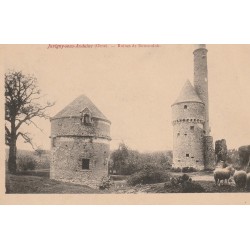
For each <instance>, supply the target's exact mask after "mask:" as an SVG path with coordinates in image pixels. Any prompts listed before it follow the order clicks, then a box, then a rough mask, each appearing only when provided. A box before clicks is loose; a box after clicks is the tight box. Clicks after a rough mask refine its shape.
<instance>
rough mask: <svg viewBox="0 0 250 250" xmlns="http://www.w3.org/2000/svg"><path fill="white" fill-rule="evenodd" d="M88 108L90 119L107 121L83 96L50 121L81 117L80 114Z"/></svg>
mask: <svg viewBox="0 0 250 250" xmlns="http://www.w3.org/2000/svg"><path fill="white" fill-rule="evenodd" d="M85 108H88V109H89V110H90V112H91V115H92V117H95V118H100V119H104V120H107V121H108V119H107V118H106V117H105V115H104V114H103V113H102V112H101V111H100V110H99V109H98V108H97V107H96V106H95V104H94V103H93V102H92V101H91V100H90V99H89V98H88V97H87V96H85V95H81V96H79V97H77V98H76V99H75V100H74V101H73V102H71V103H70V104H69V105H68V106H66V107H65V108H64V109H63V110H61V111H60V112H59V113H57V114H56V115H55V116H54V117H52V119H57V118H62V117H74V116H77V117H78V116H79V117H80V116H81V112H82V111H83V110H84V109H85Z"/></svg>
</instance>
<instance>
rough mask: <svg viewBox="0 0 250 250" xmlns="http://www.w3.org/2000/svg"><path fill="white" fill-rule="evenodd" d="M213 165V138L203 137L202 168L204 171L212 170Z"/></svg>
mask: <svg viewBox="0 0 250 250" xmlns="http://www.w3.org/2000/svg"><path fill="white" fill-rule="evenodd" d="M214 165H215V153H214V146H213V137H212V136H205V137H204V167H205V169H213V168H214Z"/></svg>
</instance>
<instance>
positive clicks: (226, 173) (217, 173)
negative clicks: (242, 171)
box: [214, 166, 235, 185]
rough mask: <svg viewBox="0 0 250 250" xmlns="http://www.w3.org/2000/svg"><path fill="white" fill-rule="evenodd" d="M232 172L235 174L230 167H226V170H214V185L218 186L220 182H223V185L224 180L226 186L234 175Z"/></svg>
mask: <svg viewBox="0 0 250 250" xmlns="http://www.w3.org/2000/svg"><path fill="white" fill-rule="evenodd" d="M234 172H235V169H234V168H233V167H232V166H228V167H226V168H217V169H215V170H214V180H215V184H216V185H218V184H220V181H222V180H223V183H224V182H225V180H226V181H227V184H228V180H229V178H230V177H231V176H232V175H233V174H234Z"/></svg>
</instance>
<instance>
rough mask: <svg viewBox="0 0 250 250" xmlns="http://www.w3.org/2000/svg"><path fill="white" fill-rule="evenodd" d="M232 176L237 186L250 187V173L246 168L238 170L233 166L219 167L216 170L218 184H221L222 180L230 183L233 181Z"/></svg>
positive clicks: (215, 178) (215, 176)
mask: <svg viewBox="0 0 250 250" xmlns="http://www.w3.org/2000/svg"><path fill="white" fill-rule="evenodd" d="M231 177H233V180H234V182H235V185H236V187H239V188H247V189H249V188H250V173H247V172H246V171H244V170H236V169H234V168H233V167H232V166H228V167H225V168H217V169H215V170H214V180H215V183H216V185H220V182H221V181H223V183H225V181H226V182H227V183H228V182H229V181H231V180H232V179H231Z"/></svg>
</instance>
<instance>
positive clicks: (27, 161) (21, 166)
mask: <svg viewBox="0 0 250 250" xmlns="http://www.w3.org/2000/svg"><path fill="white" fill-rule="evenodd" d="M36 165H37V162H36V160H35V158H34V157H33V156H31V155H20V156H18V159H17V168H18V170H19V171H27V170H34V169H35V167H36Z"/></svg>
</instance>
